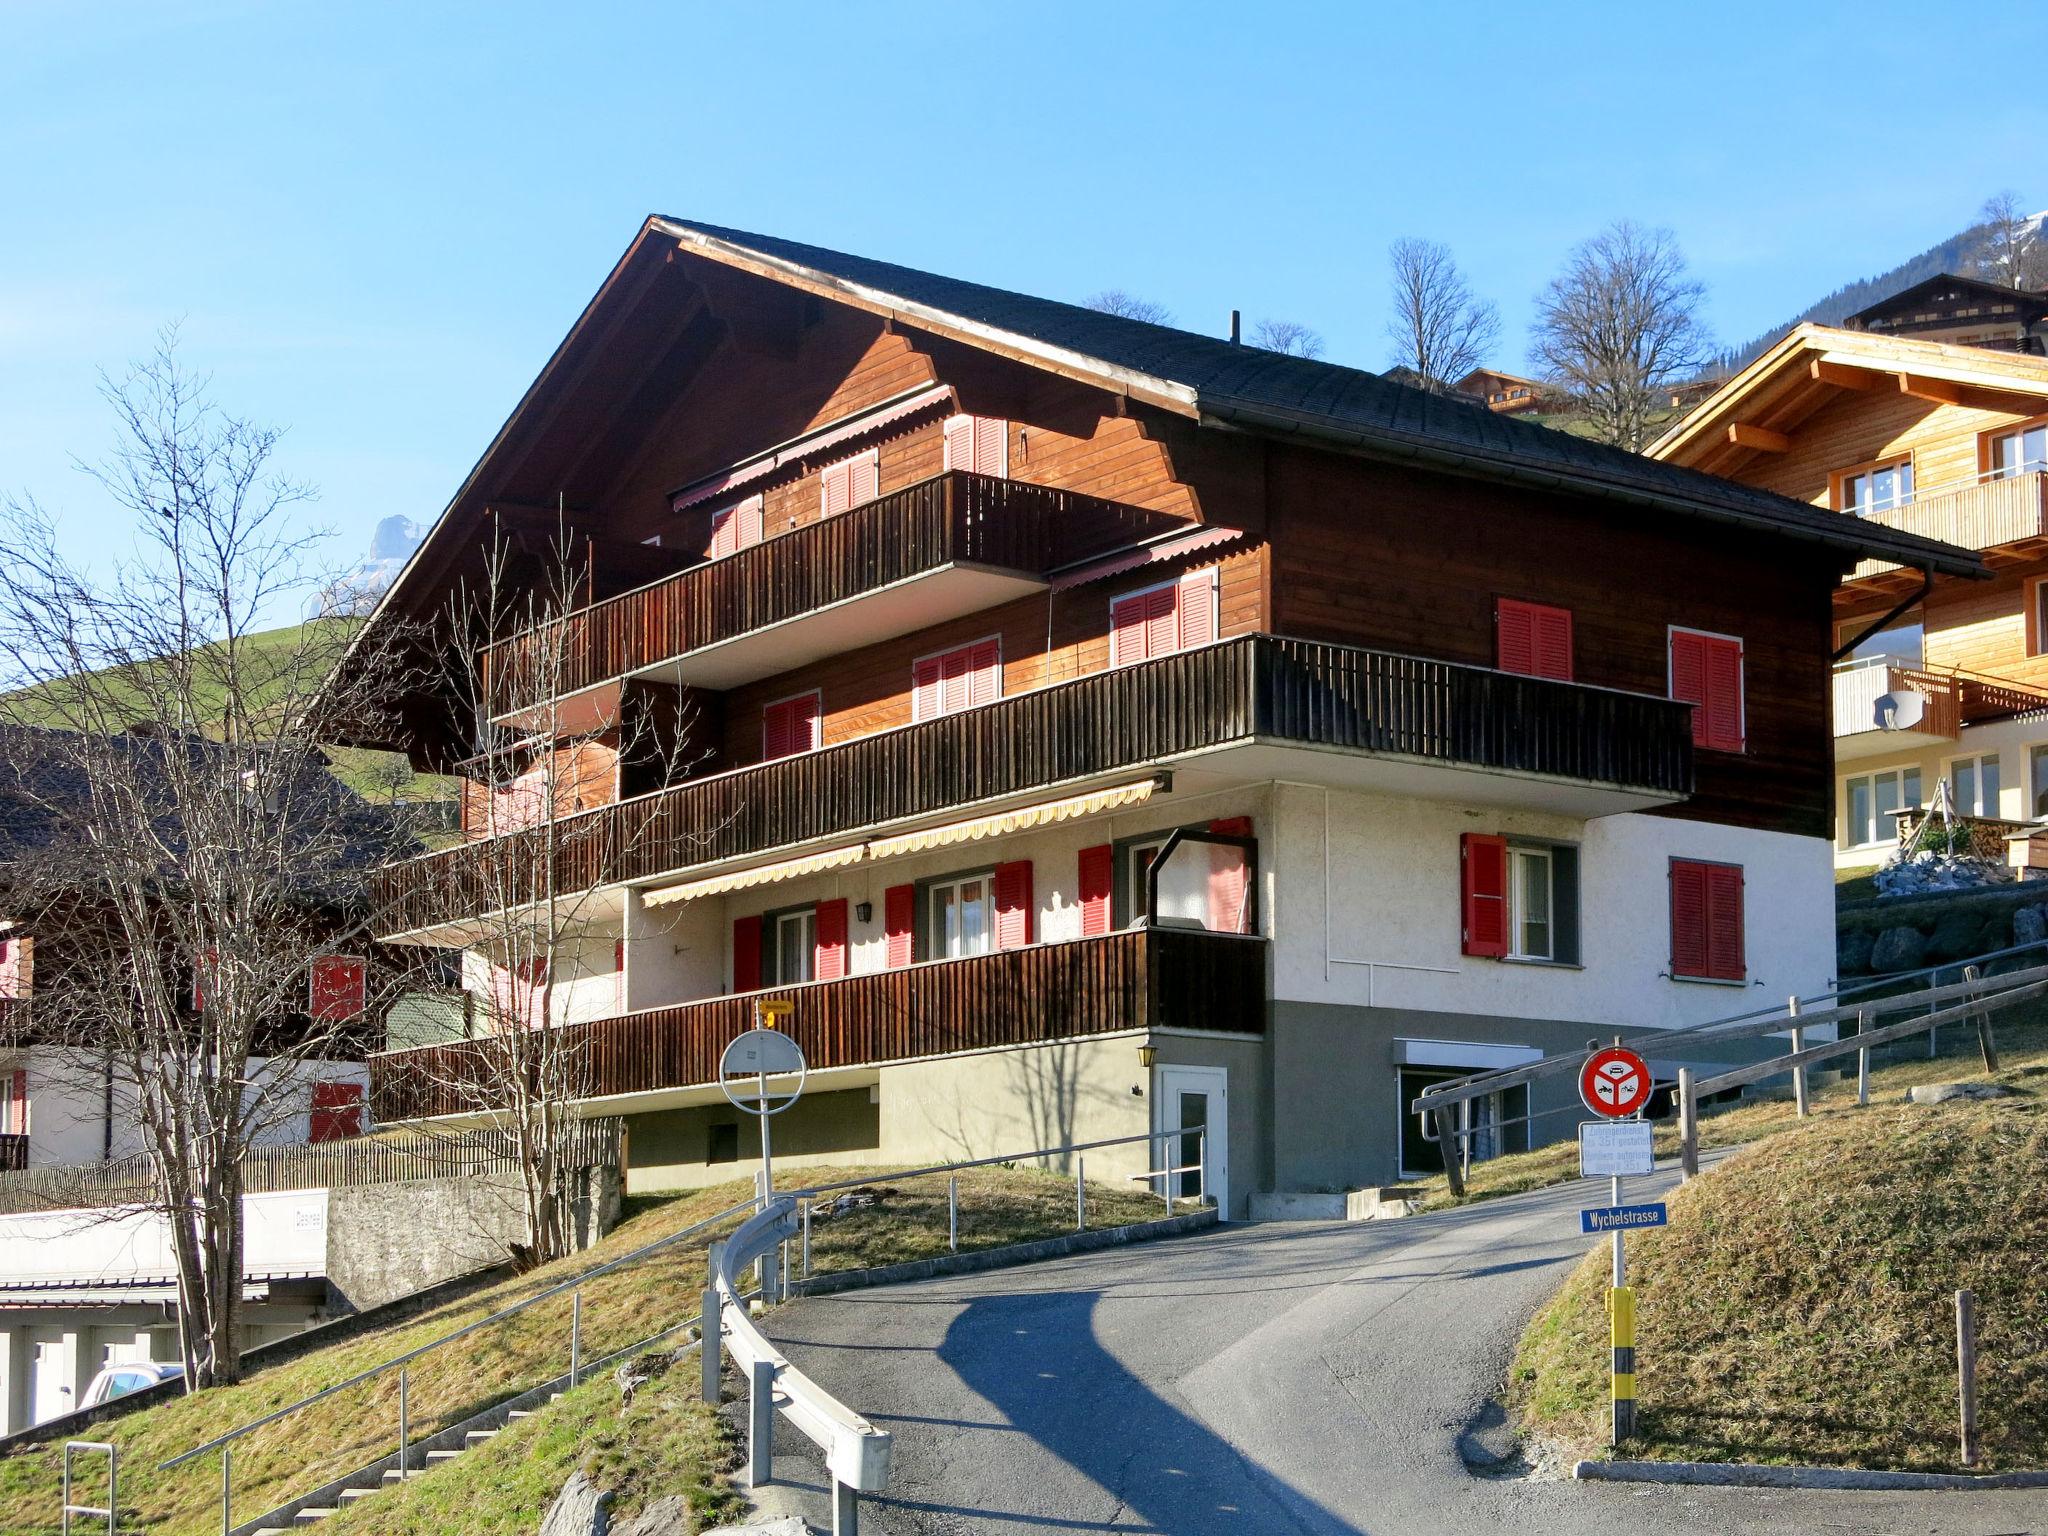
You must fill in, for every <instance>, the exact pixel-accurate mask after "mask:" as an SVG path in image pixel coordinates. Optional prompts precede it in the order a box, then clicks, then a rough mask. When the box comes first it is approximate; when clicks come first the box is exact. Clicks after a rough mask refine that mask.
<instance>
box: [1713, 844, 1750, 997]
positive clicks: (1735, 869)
mask: <svg viewBox="0 0 2048 1536" xmlns="http://www.w3.org/2000/svg"><path fill="white" fill-rule="evenodd" d="M1706 890H1707V922H1706V934H1707V974H1708V975H1709V976H1712V977H1714V978H1715V979H1717V980H1720V981H1742V980H1744V979H1745V978H1747V976H1748V975H1749V966H1748V963H1747V960H1746V958H1745V956H1744V955H1743V948H1742V928H1743V924H1742V868H1741V866H1740V865H1736V864H1709V865H1707V866H1706Z"/></svg>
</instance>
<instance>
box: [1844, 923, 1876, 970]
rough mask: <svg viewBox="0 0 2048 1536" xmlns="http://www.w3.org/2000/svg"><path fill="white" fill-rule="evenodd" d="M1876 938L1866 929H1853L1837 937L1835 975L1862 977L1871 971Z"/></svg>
mask: <svg viewBox="0 0 2048 1536" xmlns="http://www.w3.org/2000/svg"><path fill="white" fill-rule="evenodd" d="M1876 942H1877V939H1876V936H1875V935H1873V934H1872V933H1870V932H1869V931H1868V930H1866V929H1862V928H1851V929H1848V930H1846V931H1844V932H1841V933H1838V934H1836V935H1835V974H1836V975H1838V976H1861V975H1862V974H1863V973H1864V972H1866V971H1868V970H1869V969H1870V951H1871V948H1872V946H1873V945H1875V944H1876Z"/></svg>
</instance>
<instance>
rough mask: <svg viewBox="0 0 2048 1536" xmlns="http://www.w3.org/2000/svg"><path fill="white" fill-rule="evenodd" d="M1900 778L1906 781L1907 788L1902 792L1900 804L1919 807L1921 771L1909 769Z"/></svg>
mask: <svg viewBox="0 0 2048 1536" xmlns="http://www.w3.org/2000/svg"><path fill="white" fill-rule="evenodd" d="M1900 777H1901V778H1902V779H1904V780H1905V787H1904V789H1903V790H1902V791H1901V792H1900V796H1899V804H1900V805H1902V806H1907V807H1917V806H1918V805H1919V804H1920V770H1919V769H1918V768H1908V769H1907V770H1906V771H1905V772H1904V773H1903V774H1901V775H1900Z"/></svg>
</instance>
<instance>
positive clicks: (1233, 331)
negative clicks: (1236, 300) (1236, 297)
mask: <svg viewBox="0 0 2048 1536" xmlns="http://www.w3.org/2000/svg"><path fill="white" fill-rule="evenodd" d="M1230 344H1231V345H1232V346H1233V347H1234V346H1237V345H1239V340H1238V335H1237V311H1236V310H1234V309H1233V310H1232V311H1231V312H1230Z"/></svg>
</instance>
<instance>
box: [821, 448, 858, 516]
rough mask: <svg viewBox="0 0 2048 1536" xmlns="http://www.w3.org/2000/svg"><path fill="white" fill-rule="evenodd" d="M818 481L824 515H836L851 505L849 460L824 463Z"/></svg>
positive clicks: (851, 489) (851, 481) (851, 466)
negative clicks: (846, 461)
mask: <svg viewBox="0 0 2048 1536" xmlns="http://www.w3.org/2000/svg"><path fill="white" fill-rule="evenodd" d="M818 481H819V494H820V495H821V496H822V497H823V498H824V500H823V503H822V508H823V512H824V515H825V516H826V517H837V516H838V515H839V514H840V513H842V512H844V511H846V510H847V509H848V508H850V507H851V506H852V505H853V465H852V464H851V463H850V462H848V463H840V464H828V465H826V466H825V472H824V473H823V474H822V475H820V476H819V477H818Z"/></svg>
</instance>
